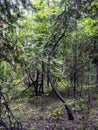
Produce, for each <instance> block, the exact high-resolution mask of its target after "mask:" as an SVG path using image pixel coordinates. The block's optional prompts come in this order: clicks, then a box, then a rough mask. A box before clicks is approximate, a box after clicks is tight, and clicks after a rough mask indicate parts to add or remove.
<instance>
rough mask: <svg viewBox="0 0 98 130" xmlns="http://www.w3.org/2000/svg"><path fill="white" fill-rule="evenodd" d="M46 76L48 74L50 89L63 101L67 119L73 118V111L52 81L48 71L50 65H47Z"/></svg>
mask: <svg viewBox="0 0 98 130" xmlns="http://www.w3.org/2000/svg"><path fill="white" fill-rule="evenodd" d="M48 76H49V82H50V84H51V87H52V89H53V90H54V92H55V93H56V95H57V97H58V98H59V99H60V100H61V101H62V102H63V103H64V106H65V108H66V110H67V112H68V117H69V120H74V116H73V113H72V109H71V107H70V106H69V105H67V104H66V101H65V99H64V98H63V97H62V95H61V94H60V93H59V91H58V90H57V88H56V86H55V84H54V82H53V79H52V75H51V72H50V65H48Z"/></svg>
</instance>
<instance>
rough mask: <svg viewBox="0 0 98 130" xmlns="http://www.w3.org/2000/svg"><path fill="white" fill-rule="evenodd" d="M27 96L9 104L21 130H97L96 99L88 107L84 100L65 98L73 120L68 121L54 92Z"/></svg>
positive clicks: (97, 108) (97, 113)
mask: <svg viewBox="0 0 98 130" xmlns="http://www.w3.org/2000/svg"><path fill="white" fill-rule="evenodd" d="M27 95H28V92H27V93H24V94H23V95H22V97H21V98H18V99H16V100H15V102H13V103H12V104H11V108H12V110H13V113H14V115H15V116H16V117H17V119H19V120H21V122H22V124H23V130H98V97H97V98H96V99H95V100H92V102H91V103H90V104H88V105H89V106H88V105H87V103H86V102H85V99H84V100H83V99H81V100H80V99H79V98H77V99H75V100H74V99H72V98H70V99H69V98H67V102H68V103H69V104H71V106H72V108H73V113H74V119H75V120H74V121H69V120H68V116H67V111H66V110H65V107H64V105H63V104H62V103H61V102H60V100H59V99H58V98H57V97H56V96H55V94H54V92H51V93H50V94H44V95H43V96H38V97H35V96H32V97H31V96H27ZM29 95H30V94H29ZM96 96H97V95H96Z"/></svg>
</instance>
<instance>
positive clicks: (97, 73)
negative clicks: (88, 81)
mask: <svg viewBox="0 0 98 130" xmlns="http://www.w3.org/2000/svg"><path fill="white" fill-rule="evenodd" d="M96 86H98V61H96Z"/></svg>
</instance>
